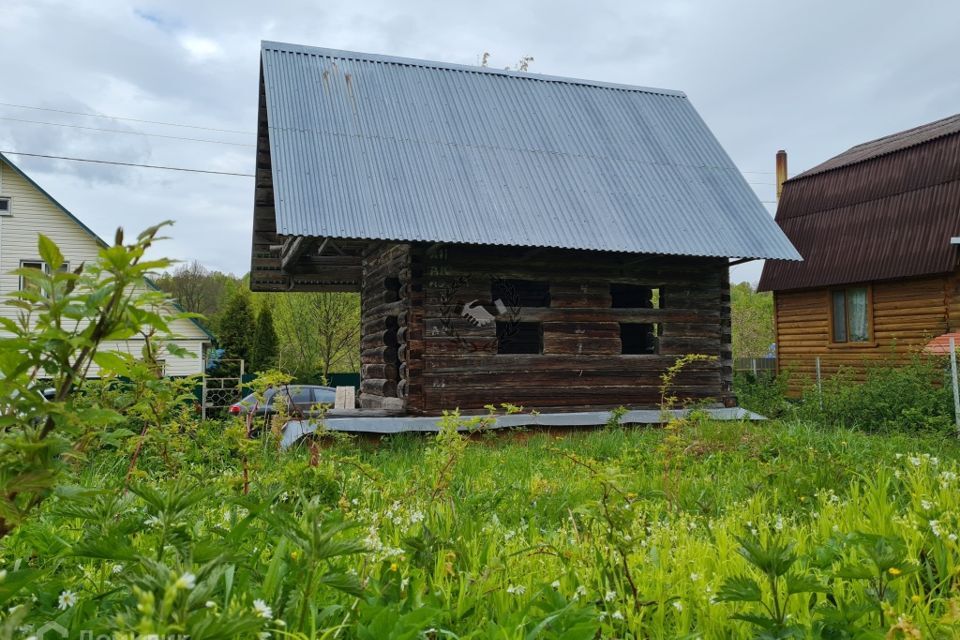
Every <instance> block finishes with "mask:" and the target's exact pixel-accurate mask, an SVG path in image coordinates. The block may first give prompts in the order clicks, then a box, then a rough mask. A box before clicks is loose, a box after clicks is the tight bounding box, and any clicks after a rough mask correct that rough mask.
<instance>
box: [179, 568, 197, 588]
mask: <svg viewBox="0 0 960 640" xmlns="http://www.w3.org/2000/svg"><path fill="white" fill-rule="evenodd" d="M174 586H175V587H176V588H177V589H187V590H189V589H193V588H194V587H195V586H197V576H195V575H193V574H192V573H190V572H189V571H187V572H186V573H184V574H183V575H182V576H180V577H179V578H177V582H176V583H175V584H174Z"/></svg>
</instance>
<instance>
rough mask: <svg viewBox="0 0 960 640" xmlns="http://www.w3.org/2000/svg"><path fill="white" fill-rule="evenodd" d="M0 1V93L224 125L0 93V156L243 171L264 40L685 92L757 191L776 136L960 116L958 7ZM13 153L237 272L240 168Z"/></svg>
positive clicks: (807, 159)
mask: <svg viewBox="0 0 960 640" xmlns="http://www.w3.org/2000/svg"><path fill="white" fill-rule="evenodd" d="M0 14H2V18H3V19H2V23H3V36H2V37H0V54H3V55H2V59H3V60H4V62H5V64H4V65H3V72H2V73H0V102H2V103H7V104H16V105H27V106H32V107H45V108H47V109H56V110H62V111H75V112H83V113H97V114H105V115H109V116H119V117H124V118H133V119H139V120H151V121H160V122H171V123H179V124H189V125H194V126H196V127H207V128H210V129H221V130H230V131H231V132H224V131H211V130H206V129H201V128H195V129H187V128H179V127H170V126H162V125H159V124H147V123H141V122H134V121H132V120H119V119H114V118H95V117H82V116H74V115H69V114H65V113H59V112H57V111H40V110H36V109H24V108H18V107H13V106H0V150H11V151H25V152H32V153H41V154H51V155H61V156H76V157H85V158H99V159H108V160H118V161H124V162H133V163H145V164H157V165H173V166H180V167H191V168H200V169H210V170H216V171H232V172H239V173H252V172H253V168H254V166H253V165H254V148H253V144H254V142H255V139H254V138H255V136H254V132H255V130H256V105H257V79H258V54H259V46H260V40H261V39H268V40H278V41H284V42H295V43H299V44H309V45H317V46H324V47H333V48H340V49H350V50H357V51H365V52H375V53H383V54H390V55H398V56H409V57H416V58H426V59H434V60H442V61H447V62H457V63H463V64H476V63H477V62H478V60H479V57H480V55H481V53H482V52H484V51H489V52H490V53H491V61H490V64H491V66H498V67H503V66H507V65H511V66H513V65H515V64H516V61H517V60H518V59H519V58H520V57H521V56H524V55H531V56H533V57H534V59H535V60H534V62H533V63H532V64H531V67H530V71H532V72H537V73H545V74H552V75H561V76H572V77H579V78H588V79H595V80H606V81H612V82H621V83H627V84H637V85H645V86H652V87H664V88H670V89H679V90H682V91H685V92H686V93H687V95H688V96H689V97H690V99H691V101H692V102H693V104H694V106H696V107H697V109H698V110H699V112H700V114H701V115H702V116H703V118H704V119H705V120H706V122H707V124H708V125H709V126H710V127H711V129H712V130H713V132H714V133H715V134H716V136H717V137H718V138H719V140H720V142H721V143H722V144H723V145H724V147H726V149H727V151H728V152H729V153H730V155H731V156H732V158H733V160H734V162H736V164H737V165H738V166H739V167H740V169H741V170H742V171H743V172H744V175H745V176H746V177H747V179H748V180H749V181H750V182H751V183H754V188H755V189H756V191H757V194H758V195H759V197H760V199H761V200H762V201H767V202H770V201H773V200H774V186H773V181H774V176H773V168H774V154H775V152H776V150H777V149H779V148H784V149H786V150H787V151H788V153H789V162H790V173H791V175H792V174H794V173H798V172H799V171H802V170H803V169H805V168H808V167H810V166H813V165H815V164H817V163H819V162H821V161H823V160H825V159H826V158H828V157H830V156H832V155H835V154H837V153H839V152H841V151H843V150H844V149H846V148H848V147H850V146H852V145H854V144H857V143H859V142H863V141H866V140H869V139H871V138H876V137H879V136H882V135H885V134H888V133H893V132H895V131H898V130H901V129H905V128H909V127H912V126H916V125H919V124H922V123H925V122H929V121H931V120H935V119H938V118H942V117H945V116H948V115H952V114H954V113H957V112H960V73H958V71H957V66H956V65H957V61H958V60H960V35H958V31H957V29H958V26H960V3H958V2H954V1H944V2H923V1H919V2H903V1H902V0H899V1H888V0H884V1H870V2H867V1H863V2H842V1H837V0H833V1H830V2H827V1H807V2H789V3H786V2H770V1H769V0H765V1H762V2H761V1H743V2H716V1H713V0H702V1H699V2H695V1H683V0H662V1H658V2H651V1H642V0H633V1H632V2H612V1H604V0H591V1H590V2H572V1H564V0H561V1H558V0H552V1H547V0H536V1H529V2H524V1H522V0H512V1H510V2H502V1H498V0H487V1H484V2H469V3H467V2H456V1H453V0H446V1H436V2H430V1H418V2H402V1H398V0H388V1H368V2H365V1H362V0H352V1H350V0H348V1H342V2H341V1H335V0H327V1H325V2H306V1H303V0H296V1H285V0H281V1H277V2H246V1H236V0H234V1H230V2H227V1H223V2H214V1H209V0H208V1H206V2H197V1H196V0H192V1H190V2H186V1H180V0H156V1H154V2H137V1H123V0H96V1H93V0H88V1H86V2H83V1H78V0H68V1H62V2H61V1H54V0H0ZM24 120H31V121H34V122H45V123H61V124H70V125H77V126H81V127H94V128H100V129H111V130H115V131H116V130H119V131H126V132H129V133H106V132H102V131H89V130H84V129H76V128H67V127H59V126H51V125H50V124H35V123H28V122H23V121H24ZM140 133H151V134H159V135H162V136H177V137H184V138H197V139H203V140H216V141H219V142H221V143H230V144H212V143H209V142H195V141H187V140H176V139H171V138H163V137H156V136H154V137H148V136H144V135H140ZM12 158H13V159H14V161H18V164H19V165H20V166H21V167H22V168H24V169H25V170H26V171H27V172H28V173H29V174H30V175H31V176H32V177H33V178H34V179H35V180H36V181H37V182H39V183H40V184H41V185H42V186H43V187H45V188H46V189H47V190H48V191H49V192H50V193H51V194H53V195H54V197H56V198H58V199H59V200H60V201H61V203H63V204H64V205H65V206H66V207H67V208H69V209H71V210H72V211H73V212H74V213H75V214H76V215H78V216H79V217H80V218H81V219H82V220H84V221H85V222H86V223H87V224H88V225H89V226H91V227H92V228H93V229H94V230H95V231H96V232H98V233H99V234H100V235H102V236H104V237H112V236H113V230H114V228H115V227H116V226H118V225H122V226H124V227H126V228H127V229H128V230H129V231H139V230H140V229H142V228H143V227H145V226H147V225H149V224H153V223H155V222H157V221H159V220H163V219H168V218H170V219H173V220H175V221H176V226H175V227H174V228H173V231H172V234H171V235H172V240H171V241H169V242H168V243H167V246H166V247H165V252H166V253H167V254H168V255H170V256H171V257H174V258H178V259H183V260H189V259H194V258H195V259H199V260H201V261H202V262H203V263H204V264H206V265H207V266H209V267H211V268H216V269H221V270H226V271H232V272H234V273H238V274H239V273H244V272H246V271H247V270H249V256H250V227H251V219H252V206H253V181H252V179H250V178H242V177H227V176H214V175H204V174H188V173H179V172H166V171H157V170H147V169H134V168H119V167H105V166H98V165H89V164H81V163H73V162H65V161H52V160H43V159H31V158H26V157H19V156H12ZM767 208H768V209H769V210H770V211H771V215H772V213H773V211H774V208H775V206H774V205H772V204H768V205H767ZM758 277H759V266H758V264H757V263H754V264H751V265H745V266H743V267H738V268H737V269H736V270H735V272H734V280H736V281H739V280H751V281H755V280H756V279H757V278H758Z"/></svg>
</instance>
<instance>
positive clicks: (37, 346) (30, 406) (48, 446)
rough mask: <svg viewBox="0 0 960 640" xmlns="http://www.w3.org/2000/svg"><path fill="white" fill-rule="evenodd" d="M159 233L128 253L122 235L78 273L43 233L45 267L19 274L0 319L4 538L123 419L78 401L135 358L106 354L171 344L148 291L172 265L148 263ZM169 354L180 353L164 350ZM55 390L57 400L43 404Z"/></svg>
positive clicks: (160, 304)
mask: <svg viewBox="0 0 960 640" xmlns="http://www.w3.org/2000/svg"><path fill="white" fill-rule="evenodd" d="M162 227H163V225H158V226H156V227H151V228H149V229H147V230H146V231H144V232H143V233H141V234H140V235H139V236H137V239H136V241H135V242H133V243H132V244H129V245H125V244H124V243H123V232H122V230H118V231H117V235H116V239H115V242H114V245H113V246H111V247H105V248H102V249H101V250H100V251H99V253H98V256H97V260H96V261H95V262H93V263H90V264H81V265H80V266H78V267H77V268H76V269H75V270H74V271H72V272H68V271H65V270H64V269H63V266H64V264H65V262H64V258H63V254H62V253H61V252H60V249H59V248H58V247H57V245H56V244H55V243H54V242H53V241H52V240H50V239H49V238H47V237H46V236H44V235H42V234H40V235H39V240H38V249H39V253H40V257H41V258H42V259H43V261H44V262H45V264H46V265H47V266H48V267H49V272H48V271H47V270H43V269H27V268H21V269H19V270H17V271H16V272H15V273H16V274H17V275H18V276H20V277H21V278H23V280H24V282H25V283H26V286H24V287H23V288H22V289H21V290H19V291H16V292H14V293H12V294H11V295H10V299H9V300H7V301H6V303H7V304H8V305H10V306H12V307H14V308H15V309H16V310H17V319H16V320H12V319H10V318H0V327H2V329H3V330H4V332H5V333H6V335H5V336H3V337H2V338H0V397H2V398H4V399H5V400H4V402H3V406H2V407H0V537H3V536H5V535H7V534H9V533H10V532H11V531H12V530H13V529H14V528H15V527H16V526H17V525H18V524H20V523H21V522H22V521H23V519H24V517H26V515H27V514H29V513H30V512H31V511H32V510H33V509H34V508H35V507H36V506H37V505H38V504H39V503H40V502H41V501H42V500H43V499H44V498H46V496H47V495H49V493H50V490H51V488H52V487H53V486H54V484H55V482H56V477H57V473H58V471H59V470H60V467H61V465H62V464H63V462H65V461H66V460H69V459H80V458H81V457H82V453H81V452H80V451H77V450H72V451H71V446H72V444H73V443H74V442H75V441H77V440H78V439H81V438H83V436H84V434H86V433H89V432H90V431H91V430H92V429H95V428H96V427H99V426H103V425H105V424H109V423H113V422H116V421H117V420H118V419H119V416H118V415H117V414H116V413H115V412H113V411H110V410H107V409H103V408H101V407H98V406H91V405H87V406H83V405H80V404H78V403H76V402H75V399H74V395H75V393H74V392H75V391H76V390H77V389H79V388H81V387H82V386H83V383H84V380H85V378H86V377H87V375H88V374H89V373H90V371H91V368H92V367H93V366H97V367H99V368H100V370H101V371H104V372H108V373H109V372H118V371H123V370H125V369H126V367H127V365H128V364H129V362H130V358H129V357H128V356H125V355H123V354H120V353H117V352H112V351H102V350H101V345H102V344H103V343H105V342H107V341H111V340H123V339H126V338H129V337H131V336H134V335H136V334H138V333H140V334H142V333H144V332H148V331H149V332H150V333H151V334H153V335H158V336H160V337H166V336H169V335H170V326H169V321H170V319H171V315H169V314H167V313H165V311H164V309H165V306H164V304H165V302H166V297H165V295H164V294H162V293H160V292H157V291H153V290H152V289H150V288H149V287H148V286H147V283H146V277H147V275H148V274H149V273H150V272H151V271H153V270H155V269H158V268H163V267H165V266H167V265H169V264H170V262H169V261H168V260H146V259H145V254H146V252H147V250H148V249H149V248H150V247H151V246H152V245H153V243H154V242H155V241H156V239H157V233H158V232H159V231H160V229H161V228H162ZM166 348H167V350H168V352H171V353H176V348H175V347H174V346H172V345H171V344H169V343H168V344H167V345H166ZM42 387H51V388H52V398H51V399H50V401H49V402H48V401H46V400H45V399H44V397H43V396H41V395H40V393H39V390H40V388H42Z"/></svg>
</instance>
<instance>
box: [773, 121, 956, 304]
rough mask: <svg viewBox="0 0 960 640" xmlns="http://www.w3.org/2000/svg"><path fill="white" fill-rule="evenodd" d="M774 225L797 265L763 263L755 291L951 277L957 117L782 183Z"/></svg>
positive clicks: (877, 143)
mask: <svg viewBox="0 0 960 640" xmlns="http://www.w3.org/2000/svg"><path fill="white" fill-rule="evenodd" d="M776 221H777V223H778V224H779V225H780V227H781V228H782V229H783V231H784V232H785V233H786V235H787V237H788V238H789V239H790V241H791V242H792V243H793V245H794V246H795V247H796V248H797V250H798V251H799V252H800V255H802V256H803V262H800V263H798V262H787V261H783V260H768V261H767V262H766V264H765V265H764V269H763V275H762V276H761V278H760V286H759V288H760V289H761V290H765V291H766V290H777V291H779V290H786V289H803V288H810V287H823V286H832V285H838V284H846V283H852V282H868V281H874V280H888V279H893V278H904V277H914V276H921V275H929V274H935V273H946V272H949V271H953V269H954V268H955V266H956V264H957V248H956V246H954V245H951V244H950V239H951V237H954V236H960V115H957V116H953V117H951V118H946V119H944V120H939V121H937V122H933V123H931V124H928V125H924V126H923V127H917V128H915V129H910V130H909V131H904V132H902V133H898V134H894V135H892V136H887V137H885V138H880V139H879V140H875V141H873V142H868V143H865V144H862V145H858V146H856V147H853V148H852V149H850V150H849V151H846V152H844V153H842V154H840V155H839V156H837V157H835V158H832V159H830V160H828V161H826V162H824V163H823V164H821V165H818V166H817V167H814V168H813V169H810V170H809V171H806V172H804V173H802V174H800V175H798V176H796V177H794V178H792V179H790V180H788V181H787V182H786V183H785V184H784V185H783V195H782V197H781V199H780V203H779V206H778V207H777V216H776Z"/></svg>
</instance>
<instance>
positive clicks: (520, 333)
mask: <svg viewBox="0 0 960 640" xmlns="http://www.w3.org/2000/svg"><path fill="white" fill-rule="evenodd" d="M497 353H516V354H522V353H528V354H529V353H543V326H542V325H541V324H540V323H539V322H500V321H499V320H498V321H497Z"/></svg>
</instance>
